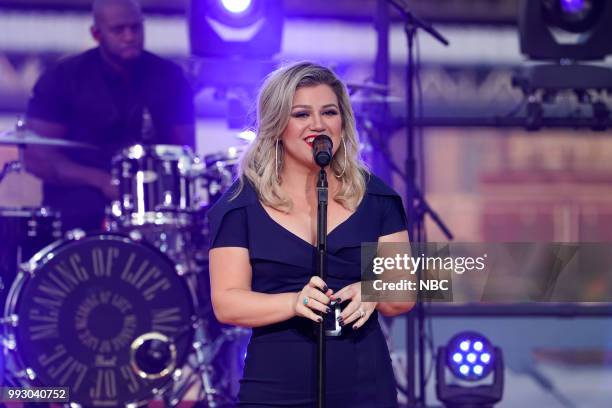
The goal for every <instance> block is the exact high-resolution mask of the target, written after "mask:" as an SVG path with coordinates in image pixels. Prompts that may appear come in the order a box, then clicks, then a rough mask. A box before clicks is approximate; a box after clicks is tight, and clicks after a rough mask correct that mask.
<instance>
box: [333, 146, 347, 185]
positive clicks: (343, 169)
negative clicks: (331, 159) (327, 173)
mask: <svg viewBox="0 0 612 408" xmlns="http://www.w3.org/2000/svg"><path fill="white" fill-rule="evenodd" d="M342 146H344V166H343V167H342V171H341V172H340V174H334V176H336V178H342V176H344V172H345V171H346V164H347V152H346V142H345V141H344V138H342Z"/></svg>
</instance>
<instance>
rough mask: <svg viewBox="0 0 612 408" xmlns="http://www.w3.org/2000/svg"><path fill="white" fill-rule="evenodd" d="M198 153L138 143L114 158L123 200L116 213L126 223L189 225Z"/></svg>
mask: <svg viewBox="0 0 612 408" xmlns="http://www.w3.org/2000/svg"><path fill="white" fill-rule="evenodd" d="M193 164H194V154H193V152H192V151H191V149H189V148H188V147H184V146H172V145H149V146H143V145H134V146H131V147H129V148H126V149H124V150H123V151H122V152H121V153H119V154H118V155H117V156H115V157H114V158H113V163H112V165H113V183H114V184H116V185H118V186H119V197H120V198H119V201H117V202H115V203H113V211H112V213H113V215H114V216H115V217H116V218H118V219H120V221H121V224H122V225H123V226H141V225H150V224H154V225H187V224H189V222H190V221H189V215H188V214H189V211H190V210H192V209H193V208H194V202H193V198H192V197H193V184H192V179H193Z"/></svg>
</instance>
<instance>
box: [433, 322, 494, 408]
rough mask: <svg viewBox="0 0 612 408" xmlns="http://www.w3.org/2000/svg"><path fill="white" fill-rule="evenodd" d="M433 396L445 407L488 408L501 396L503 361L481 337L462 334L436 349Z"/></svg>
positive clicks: (489, 343)
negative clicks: (434, 393) (434, 390)
mask: <svg viewBox="0 0 612 408" xmlns="http://www.w3.org/2000/svg"><path fill="white" fill-rule="evenodd" d="M437 354H438V355H437V357H436V396H437V397H438V399H439V400H440V401H441V402H442V403H443V404H444V406H445V407H446V408H492V407H493V405H495V404H496V403H498V402H499V401H501V399H502V396H503V394H504V358H503V354H502V352H501V350H500V349H499V347H494V346H493V345H492V344H491V342H490V341H489V340H488V339H487V338H486V337H485V336H483V335H482V334H480V333H476V332H473V331H465V332H462V333H459V334H457V335H455V336H453V337H452V338H451V339H450V340H449V342H448V343H447V344H446V345H445V346H443V347H439V348H438V353H437Z"/></svg>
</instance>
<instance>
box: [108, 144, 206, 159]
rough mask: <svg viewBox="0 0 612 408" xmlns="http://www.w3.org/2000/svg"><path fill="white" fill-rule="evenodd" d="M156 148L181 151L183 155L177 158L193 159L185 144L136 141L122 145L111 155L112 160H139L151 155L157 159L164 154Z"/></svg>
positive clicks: (191, 151)
mask: <svg viewBox="0 0 612 408" xmlns="http://www.w3.org/2000/svg"><path fill="white" fill-rule="evenodd" d="M158 149H167V150H170V151H176V152H181V153H183V155H180V156H178V155H177V159H181V158H184V157H188V158H190V159H191V160H193V157H194V156H195V154H194V152H193V149H191V147H189V146H185V145H173V144H144V143H136V144H133V145H131V146H127V147H124V148H123V149H121V150H120V151H119V152H117V153H116V154H115V155H114V156H113V159H112V162H113V163H117V162H121V161H123V160H140V159H143V158H145V157H147V156H153V157H155V158H157V159H164V156H163V155H161V154H160V153H159V152H158V151H157V150H158ZM176 152H173V153H176ZM166 160H169V158H167V159H166ZM177 161H179V160H177Z"/></svg>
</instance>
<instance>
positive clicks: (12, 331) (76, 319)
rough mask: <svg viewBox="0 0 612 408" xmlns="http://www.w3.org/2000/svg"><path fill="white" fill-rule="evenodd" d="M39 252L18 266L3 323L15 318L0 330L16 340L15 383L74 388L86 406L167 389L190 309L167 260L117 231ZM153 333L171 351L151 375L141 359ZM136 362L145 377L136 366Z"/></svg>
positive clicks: (130, 400) (188, 328) (183, 354)
mask: <svg viewBox="0 0 612 408" xmlns="http://www.w3.org/2000/svg"><path fill="white" fill-rule="evenodd" d="M43 252H44V253H42V254H41V253H39V254H37V255H36V256H35V257H34V258H33V260H31V261H30V262H29V263H28V265H29V267H30V268H31V269H30V270H32V271H33V272H25V271H20V273H19V274H18V277H17V279H16V281H15V283H14V284H13V286H12V288H11V292H10V294H9V299H8V300H7V307H6V311H5V321H12V322H14V323H15V324H14V325H5V327H4V330H5V338H9V339H14V342H15V347H13V348H12V350H11V349H9V350H7V360H10V363H11V364H12V366H13V367H14V370H13V372H15V373H16V375H15V377H16V378H15V381H16V382H17V383H18V384H22V385H39V386H50V385H53V386H58V385H63V386H70V387H71V398H73V399H74V403H75V404H79V405H83V406H91V405H100V404H102V405H106V406H109V405H112V406H125V405H126V404H136V405H139V404H141V403H143V402H144V401H147V400H149V399H150V398H153V397H154V396H155V395H157V394H156V393H154V392H153V390H157V393H158V394H160V395H162V394H165V393H167V392H168V390H169V389H170V388H171V386H172V382H173V381H172V376H170V375H169V373H170V372H171V371H172V369H173V368H172V366H181V365H182V364H184V362H185V361H186V360H187V356H188V354H189V352H190V350H191V343H192V340H191V339H192V336H193V329H192V324H193V322H192V316H194V313H195V310H194V307H193V301H192V299H191V295H190V291H189V289H188V288H187V284H186V282H185V281H184V279H183V278H181V277H179V276H178V275H177V274H176V273H175V271H174V265H173V263H172V262H171V261H170V260H169V259H168V258H167V257H165V255H163V254H161V253H160V252H158V251H157V250H155V249H154V248H151V247H149V246H147V245H146V244H144V243H137V242H134V241H133V240H131V239H130V238H129V237H125V236H120V235H117V234H98V235H93V236H85V237H82V238H81V239H79V240H76V241H72V240H64V241H61V242H59V243H56V244H53V245H50V246H48V247H47V248H45V249H44V250H43ZM86 266H87V267H86ZM15 317H16V318H15ZM143 328H144V329H145V331H144V332H143V331H142V330H143ZM147 328H148V329H147ZM139 331H140V333H139ZM151 332H154V333H157V337H155V339H157V340H158V341H161V340H163V341H161V344H166V343H171V344H172V346H169V350H172V349H174V352H172V351H170V359H169V360H168V361H167V363H168V364H169V366H168V367H167V368H166V370H160V371H157V375H156V372H155V369H153V370H148V368H147V367H145V366H146V364H145V363H146V358H145V360H144V362H139V361H138V359H137V356H138V352H139V351H143V352H144V351H146V350H147V349H146V347H147V344H148V343H147V340H152V339H154V338H152V337H150V336H151ZM60 333H61V334H60ZM134 338H136V339H137V340H138V341H140V342H142V344H141V345H140V346H142V347H139V345H138V344H139V342H138V341H137V342H136V343H134V341H133V339H134ZM160 339H161V340H160ZM164 339H166V340H164ZM169 339H173V340H172V341H170V340H169ZM164 341H166V343H164ZM149 345H150V346H155V347H159V344H153V343H149ZM131 346H133V348H131ZM143 347H144V348H143ZM130 350H134V353H135V354H134V356H135V357H134V358H131V356H130ZM161 350H162V351H163V348H162V349H161ZM154 351H155V350H154ZM158 351H159V350H157V351H155V353H157V352H158ZM155 353H153V354H151V355H153V356H156V355H157V354H155ZM146 355H147V353H145V357H146ZM132 360H134V361H136V363H137V366H138V367H139V369H140V371H142V372H144V373H147V376H146V378H142V377H141V376H139V375H138V372H137V371H134V370H133V368H132V365H131V364H130V363H132V362H133V361H132ZM162 361H163V359H162ZM153 368H155V366H153ZM28 370H29V372H30V373H31V375H28V376H27V378H26V377H24V376H23V374H24V373H27V372H28ZM166 371H167V372H166ZM151 374H152V375H151Z"/></svg>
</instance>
